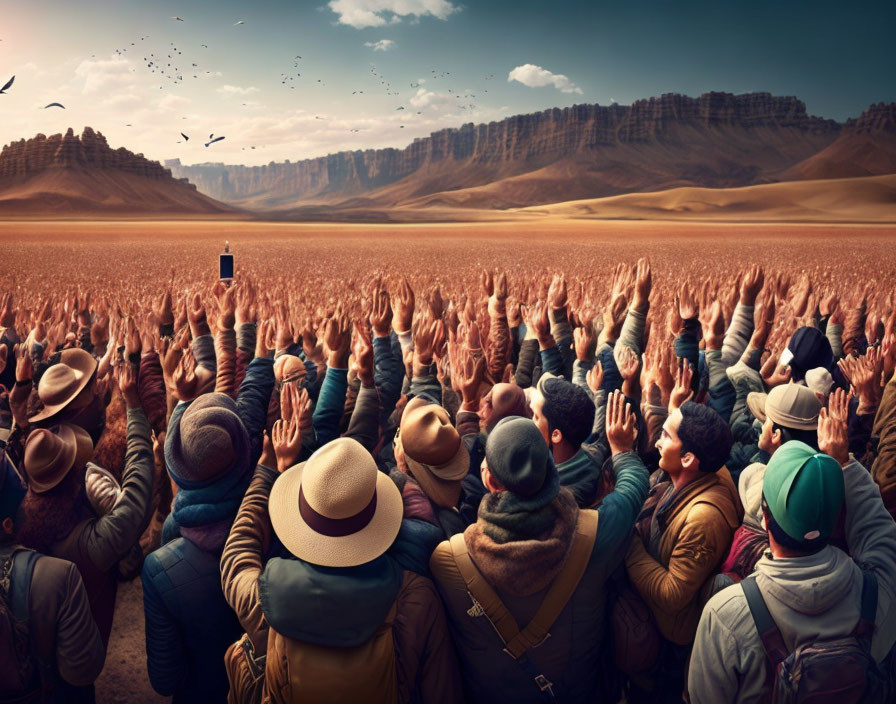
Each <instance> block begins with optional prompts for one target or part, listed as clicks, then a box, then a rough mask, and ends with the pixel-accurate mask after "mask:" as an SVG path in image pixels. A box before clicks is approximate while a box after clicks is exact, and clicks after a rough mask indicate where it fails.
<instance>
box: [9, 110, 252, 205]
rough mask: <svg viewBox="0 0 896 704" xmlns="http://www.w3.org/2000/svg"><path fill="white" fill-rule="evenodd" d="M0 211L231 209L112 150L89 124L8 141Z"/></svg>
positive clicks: (136, 157) (157, 167) (154, 165)
mask: <svg viewBox="0 0 896 704" xmlns="http://www.w3.org/2000/svg"><path fill="white" fill-rule="evenodd" d="M0 212H2V213H4V214H14V215H15V214H27V215H41V214H47V215H56V216H60V217H63V216H68V215H78V216H82V215H83V216H90V215H92V214H103V213H108V214H127V215H144V214H145V215H157V214H168V215H192V214H217V215H222V214H228V213H235V212H236V209H235V208H233V207H231V206H228V205H225V204H223V203H218V202H216V201H214V200H213V199H212V198H210V197H208V196H206V195H204V194H202V193H199V192H198V191H197V189H196V186H195V185H193V184H191V183H189V182H188V181H187V180H186V179H183V178H174V177H173V176H172V175H171V172H170V171H169V170H168V169H166V168H164V167H163V166H162V165H161V164H159V162H157V161H150V160H149V159H146V158H144V156H143V155H142V154H134V153H132V152H130V151H128V150H127V149H124V148H119V149H112V148H111V147H110V146H109V144H108V142H106V138H105V137H104V136H103V135H102V134H100V133H99V132H96V131H94V130H93V129H91V128H90V127H85V128H84V131H83V132H82V133H81V135H80V136H75V134H74V131H73V130H72V129H71V128H69V129H68V131H67V132H66V133H65V134H64V135H62V134H55V135H52V136H50V137H47V136H46V135H43V134H38V135H37V136H36V137H33V138H32V139H27V140H25V139H22V140H19V141H17V142H13V143H11V144H7V145H6V146H5V147H3V150H2V152H0Z"/></svg>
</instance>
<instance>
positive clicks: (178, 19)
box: [171, 16, 183, 22]
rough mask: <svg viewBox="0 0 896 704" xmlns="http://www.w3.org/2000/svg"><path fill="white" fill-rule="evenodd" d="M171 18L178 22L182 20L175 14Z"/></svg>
mask: <svg viewBox="0 0 896 704" xmlns="http://www.w3.org/2000/svg"><path fill="white" fill-rule="evenodd" d="M171 19H173V20H177V21H178V22H183V20H182V19H181V18H180V17H176V16H175V17H172V18H171Z"/></svg>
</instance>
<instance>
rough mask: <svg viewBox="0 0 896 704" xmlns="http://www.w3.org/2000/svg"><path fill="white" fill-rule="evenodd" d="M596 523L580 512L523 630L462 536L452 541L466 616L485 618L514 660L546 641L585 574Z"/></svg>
mask: <svg viewBox="0 0 896 704" xmlns="http://www.w3.org/2000/svg"><path fill="white" fill-rule="evenodd" d="M597 523H598V513H597V511H584V510H580V511H579V519H578V522H577V524H576V532H575V535H574V536H573V542H572V547H571V548H570V550H569V555H568V556H567V558H566V562H565V563H564V565H563V568H562V569H561V570H560V573H559V574H558V575H557V576H556V577H555V578H554V581H553V583H552V584H551V588H550V589H549V590H548V593H547V595H546V596H545V598H544V601H543V602H542V603H541V606H540V607H539V609H538V612H537V613H536V614H535V616H534V617H533V619H532V620H531V621H530V622H529V624H528V625H527V626H526V627H525V628H524V629H523V630H520V627H519V625H518V624H517V622H516V620H515V619H514V618H513V616H512V615H511V613H510V612H509V611H508V610H507V607H506V606H504V604H503V602H502V601H501V599H500V598H499V597H498V595H497V594H495V591H494V589H492V587H491V585H490V584H489V583H488V582H487V581H486V580H485V578H484V577H483V576H482V574H481V573H480V572H479V570H478V569H477V568H476V565H474V564H473V560H472V559H471V558H470V555H469V553H468V552H467V546H466V543H465V542H464V536H463V534H462V533H459V534H457V535H453V536H452V537H451V540H450V541H449V544H450V546H451V551H452V553H453V555H454V561H455V563H456V564H457V568H458V570H460V573H461V576H462V577H463V578H464V581H465V582H466V585H467V592H468V593H469V595H470V598H471V599H472V600H473V606H472V607H471V608H470V609H469V610H468V611H467V613H468V614H469V615H470V616H482V615H484V616H486V617H487V618H488V620H489V621H490V622H491V624H492V627H493V628H494V629H495V631H496V632H497V633H498V636H499V637H500V638H501V640H502V642H503V643H504V649H505V650H506V651H507V653H508V654H509V655H510V656H511V657H513V658H514V659H517V660H518V659H520V658H521V657H522V656H523V655H525V653H526V651H528V650H529V649H531V648H534V647H535V646H537V645H539V644H541V643H542V642H543V641H544V640H545V638H547V637H548V635H549V634H548V631H549V630H550V628H551V626H553V625H554V621H556V620H557V617H558V616H559V615H560V612H561V611H563V608H564V607H565V606H566V604H567V603H568V602H569V599H570V598H571V597H572V595H573V592H575V590H576V587H577V586H578V585H579V582H580V581H581V579H582V575H583V574H585V568H586V567H587V566H588V560H589V559H590V557H591V553H592V551H593V549H594V541H595V539H596V537H597Z"/></svg>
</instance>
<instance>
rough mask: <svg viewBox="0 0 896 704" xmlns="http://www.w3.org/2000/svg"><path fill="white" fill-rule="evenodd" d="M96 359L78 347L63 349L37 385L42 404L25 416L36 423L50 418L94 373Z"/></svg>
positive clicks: (72, 397)
mask: <svg viewBox="0 0 896 704" xmlns="http://www.w3.org/2000/svg"><path fill="white" fill-rule="evenodd" d="M98 364H99V362H97V360H96V359H94V358H93V356H92V355H91V354H90V353H89V352H87V351H85V350H82V349H80V348H75V349H71V350H63V351H62V352H61V353H60V357H59V362H58V363H57V364H54V365H53V366H51V367H50V368H49V369H47V370H46V371H45V372H44V374H43V376H41V378H40V382H38V385H37V395H38V396H39V397H40V400H41V403H43V405H44V407H43V410H41V411H40V412H39V413H37V414H36V415H34V416H32V417H31V418H29V419H28V421H29V422H30V423H39V422H40V421H42V420H46V419H47V418H52V417H53V416H55V415H56V414H57V413H59V411H61V410H62V409H64V408H65V407H66V406H67V405H68V404H70V403H71V402H72V401H74V400H75V398H76V397H77V396H78V394H80V393H81V392H82V391H83V390H84V388H85V387H86V386H87V384H88V383H89V382H90V379H91V378H92V377H93V374H94V372H95V371H96V369H97V366H98Z"/></svg>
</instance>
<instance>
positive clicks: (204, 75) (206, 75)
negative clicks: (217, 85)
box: [196, 71, 224, 81]
mask: <svg viewBox="0 0 896 704" xmlns="http://www.w3.org/2000/svg"><path fill="white" fill-rule="evenodd" d="M196 75H197V76H199V78H201V79H202V80H203V81H207V80H209V79H210V78H220V77H221V76H223V75H224V74H223V73H221V72H220V71H203V72H202V73H199V74H196Z"/></svg>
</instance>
